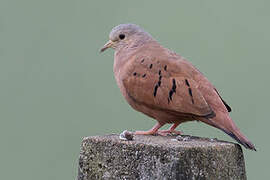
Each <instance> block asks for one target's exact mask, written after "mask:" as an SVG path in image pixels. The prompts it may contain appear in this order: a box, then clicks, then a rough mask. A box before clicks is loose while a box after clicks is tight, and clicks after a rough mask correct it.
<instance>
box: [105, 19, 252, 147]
mask: <svg viewBox="0 0 270 180" xmlns="http://www.w3.org/2000/svg"><path fill="white" fill-rule="evenodd" d="M109 39H110V40H109V41H108V42H107V43H106V44H105V45H104V47H103V48H102V49H101V52H103V51H104V50H106V49H107V48H113V49H115V54H114V75H115V78H116V81H117V84H118V86H119V88H120V90H121V92H122V94H123V95H124V97H125V99H126V100H127V102H128V103H129V104H130V105H131V106H132V107H133V108H134V109H135V110H137V111H140V112H142V113H144V114H146V115H148V116H150V117H152V118H154V119H156V120H157V124H156V125H155V126H154V127H153V128H152V129H150V130H148V131H136V132H135V134H144V135H151V134H161V135H164V134H167V133H176V134H180V133H181V132H180V131H176V130H175V128H176V127H177V126H178V125H179V124H181V123H183V122H187V121H192V120H197V121H202V122H204V123H206V124H209V125H211V126H213V127H216V128H218V129H221V130H222V131H224V132H225V133H227V134H228V135H230V136H231V137H232V138H234V139H235V140H236V141H238V142H239V143H240V144H242V145H243V146H244V147H246V148H248V149H251V150H256V149H255V146H254V145H253V144H252V143H251V142H250V141H249V140H248V139H247V138H246V137H245V136H244V135H243V134H242V133H241V132H240V130H239V129H238V128H237V127H236V125H235V123H234V122H233V121H232V119H231V118H230V116H229V112H230V111H231V108H230V106H229V105H228V104H227V103H226V102H225V101H224V100H223V99H222V98H221V96H220V95H219V93H218V91H217V90H216V88H215V87H214V86H213V85H212V84H211V83H210V82H209V81H208V79H207V78H206V77H205V76H204V75H203V74H202V73H201V72H200V71H199V70H198V69H196V68H195V67H194V66H193V65H192V64H191V63H190V62H188V61H187V60H186V59H185V58H183V57H182V56H180V55H178V54H176V53H174V52H172V51H170V50H168V49H166V48H164V47H162V46H161V45H160V44H159V43H158V42H157V41H156V40H155V39H153V38H152V37H151V35H150V34H149V33H147V32H145V31H144V30H143V29H142V28H140V27H139V26H137V25H135V24H121V25H118V26H116V27H114V28H113V29H112V31H111V33H110V35H109ZM166 123H172V124H173V125H172V126H171V127H170V128H169V129H168V130H159V129H160V128H161V127H162V126H163V125H164V124H166Z"/></svg>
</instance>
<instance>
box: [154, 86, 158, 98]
mask: <svg viewBox="0 0 270 180" xmlns="http://www.w3.org/2000/svg"><path fill="white" fill-rule="evenodd" d="M158 87H159V86H158V84H156V85H155V88H154V97H156V95H157V90H158Z"/></svg>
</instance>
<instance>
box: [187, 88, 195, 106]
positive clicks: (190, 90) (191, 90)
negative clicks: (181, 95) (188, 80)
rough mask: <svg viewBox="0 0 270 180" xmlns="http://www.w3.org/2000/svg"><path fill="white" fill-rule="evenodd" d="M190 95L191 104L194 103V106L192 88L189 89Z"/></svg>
mask: <svg viewBox="0 0 270 180" xmlns="http://www.w3.org/2000/svg"><path fill="white" fill-rule="evenodd" d="M188 93H189V95H190V97H191V102H192V104H194V99H193V95H192V90H191V88H188Z"/></svg>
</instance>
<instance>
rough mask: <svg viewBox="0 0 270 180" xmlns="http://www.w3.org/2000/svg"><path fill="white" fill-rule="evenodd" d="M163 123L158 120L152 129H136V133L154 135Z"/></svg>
mask: <svg viewBox="0 0 270 180" xmlns="http://www.w3.org/2000/svg"><path fill="white" fill-rule="evenodd" d="M164 124H165V123H161V122H158V123H157V124H156V125H155V126H154V127H153V128H152V129H150V130H148V131H136V132H135V134H136V135H154V134H156V133H157V131H158V130H159V128H161V127H162V126H163V125H164Z"/></svg>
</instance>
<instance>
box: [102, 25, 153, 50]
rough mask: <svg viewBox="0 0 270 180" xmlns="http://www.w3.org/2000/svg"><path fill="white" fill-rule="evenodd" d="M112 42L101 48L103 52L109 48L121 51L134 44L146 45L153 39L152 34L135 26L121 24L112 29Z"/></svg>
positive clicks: (110, 36)
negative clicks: (145, 43)
mask: <svg viewBox="0 0 270 180" xmlns="http://www.w3.org/2000/svg"><path fill="white" fill-rule="evenodd" d="M109 38H110V40H109V41H108V42H107V43H106V44H105V45H104V46H103V48H101V50H100V51H101V52H103V51H105V50H106V49H108V48H113V49H121V48H122V47H125V46H128V45H130V44H133V45H134V43H137V44H139V43H144V42H146V41H149V40H151V39H152V37H151V36H150V34H148V33H147V32H145V31H144V30H143V29H142V28H140V27H139V26H137V25H135V24H120V25H118V26H116V27H114V28H113V29H112V31H111V32H110V35H109Z"/></svg>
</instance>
